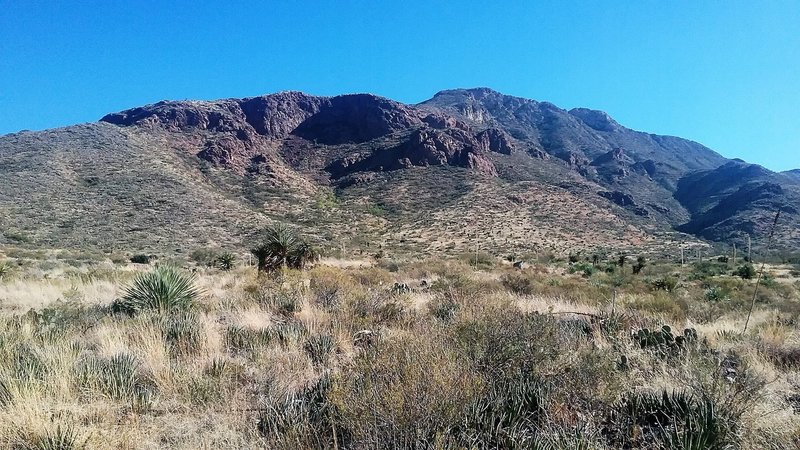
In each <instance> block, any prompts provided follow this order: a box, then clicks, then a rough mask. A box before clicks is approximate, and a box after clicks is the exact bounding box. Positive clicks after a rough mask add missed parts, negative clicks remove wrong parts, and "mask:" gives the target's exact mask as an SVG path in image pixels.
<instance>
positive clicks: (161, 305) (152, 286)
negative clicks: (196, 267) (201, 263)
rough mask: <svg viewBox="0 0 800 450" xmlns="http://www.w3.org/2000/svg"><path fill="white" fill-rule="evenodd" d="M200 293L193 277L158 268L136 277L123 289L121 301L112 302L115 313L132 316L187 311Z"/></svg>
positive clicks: (175, 269)
mask: <svg viewBox="0 0 800 450" xmlns="http://www.w3.org/2000/svg"><path fill="white" fill-rule="evenodd" d="M199 296H200V291H199V290H198V288H197V287H196V286H195V283H194V275H187V274H184V273H183V272H181V271H180V270H179V269H178V268H176V267H172V266H166V265H164V266H158V267H156V268H155V269H153V270H152V271H150V272H146V273H140V274H137V275H136V276H135V277H134V278H133V281H132V282H131V284H130V285H129V286H128V287H127V288H125V291H124V294H123V296H122V298H120V299H118V300H117V301H115V302H114V305H113V310H114V311H115V312H124V313H127V314H135V313H138V312H140V311H143V310H147V309H154V310H158V311H160V312H166V311H173V310H182V309H188V308H191V307H192V305H193V304H194V301H195V300H196V299H197V297H199Z"/></svg>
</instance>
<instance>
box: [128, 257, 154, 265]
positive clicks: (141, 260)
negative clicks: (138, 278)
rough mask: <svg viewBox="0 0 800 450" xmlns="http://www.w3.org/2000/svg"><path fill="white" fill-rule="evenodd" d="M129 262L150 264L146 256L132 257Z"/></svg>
mask: <svg viewBox="0 0 800 450" xmlns="http://www.w3.org/2000/svg"><path fill="white" fill-rule="evenodd" d="M131 262H132V263H134V264H150V257H149V256H147V255H133V256H131Z"/></svg>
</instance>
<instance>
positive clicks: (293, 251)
mask: <svg viewBox="0 0 800 450" xmlns="http://www.w3.org/2000/svg"><path fill="white" fill-rule="evenodd" d="M250 252H251V253H252V254H253V256H255V257H256V259H257V260H258V271H259V272H273V271H275V270H278V269H282V268H287V267H288V268H292V269H304V268H305V267H306V265H307V264H308V263H309V262H312V261H314V260H315V259H316V258H317V253H316V251H315V250H314V248H313V247H311V245H310V244H308V243H307V242H306V241H304V240H303V239H302V238H300V237H298V236H297V234H296V233H295V232H294V231H292V230H291V229H289V228H288V227H287V226H286V225H283V224H277V225H274V226H272V227H269V228H267V229H266V231H265V232H264V237H263V238H262V239H261V241H260V243H259V244H258V245H257V246H256V247H254V248H253V249H252V250H250Z"/></svg>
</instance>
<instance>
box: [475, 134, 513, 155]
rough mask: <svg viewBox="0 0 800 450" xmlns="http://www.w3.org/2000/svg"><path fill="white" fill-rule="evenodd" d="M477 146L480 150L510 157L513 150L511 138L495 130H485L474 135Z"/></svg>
mask: <svg viewBox="0 0 800 450" xmlns="http://www.w3.org/2000/svg"><path fill="white" fill-rule="evenodd" d="M475 139H476V140H477V141H478V145H479V146H480V148H481V149H482V150H485V151H489V152H495V153H503V154H505V155H510V154H511V152H512V151H513V150H514V144H512V143H511V137H510V136H509V135H508V134H507V133H506V132H505V131H502V130H499V129H497V128H487V129H486V130H483V131H481V132H480V133H478V134H477V135H475Z"/></svg>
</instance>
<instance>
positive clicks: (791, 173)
mask: <svg viewBox="0 0 800 450" xmlns="http://www.w3.org/2000/svg"><path fill="white" fill-rule="evenodd" d="M781 173H782V174H784V175H786V176H788V177H791V178H794V179H795V180H800V169H794V170H787V171H786V172H781Z"/></svg>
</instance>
